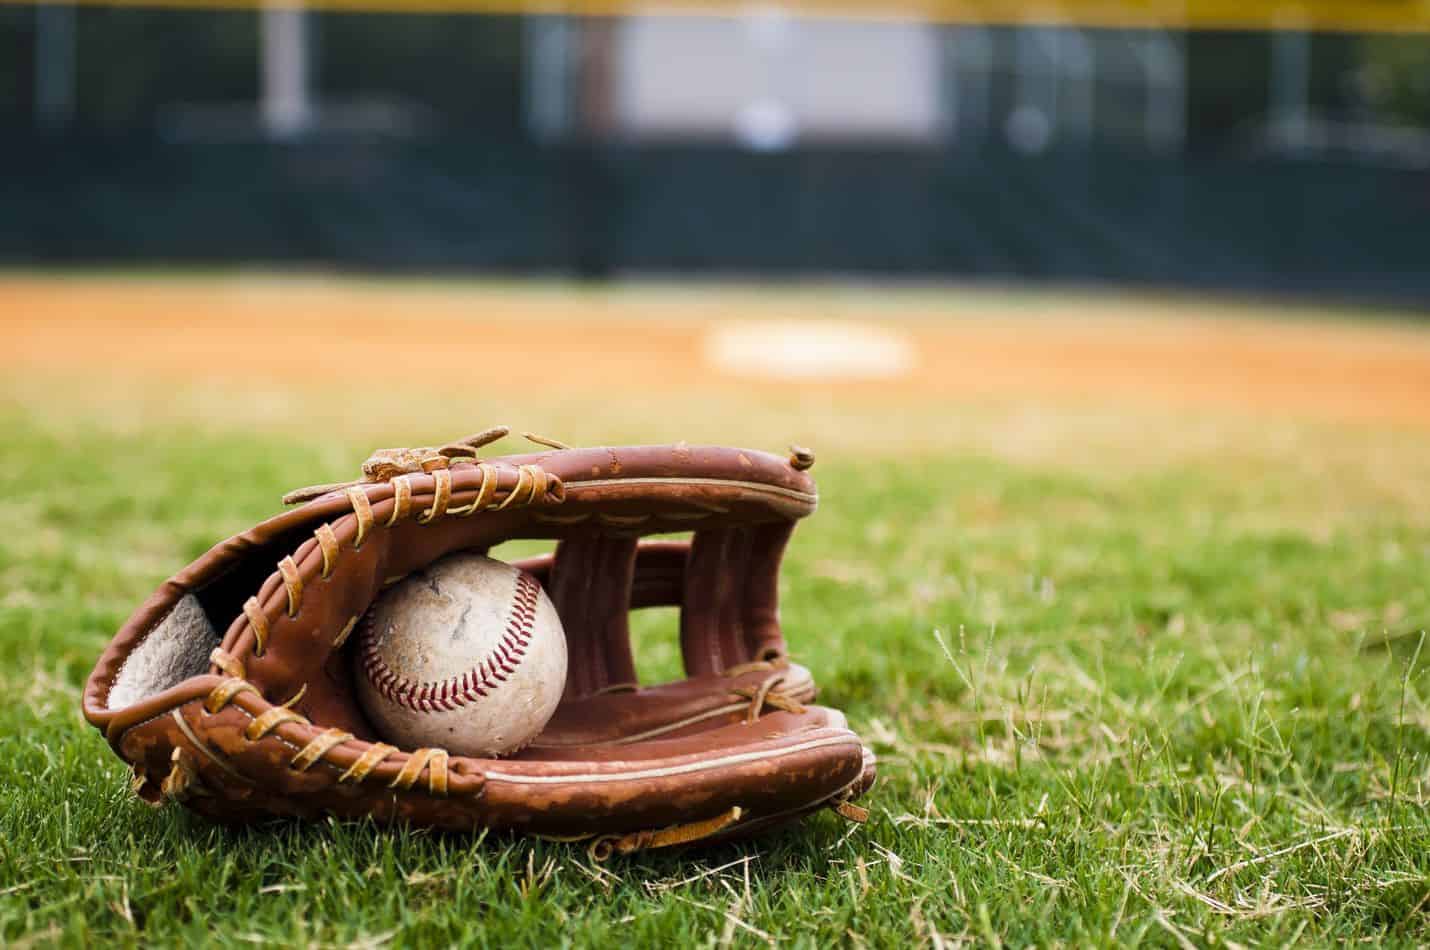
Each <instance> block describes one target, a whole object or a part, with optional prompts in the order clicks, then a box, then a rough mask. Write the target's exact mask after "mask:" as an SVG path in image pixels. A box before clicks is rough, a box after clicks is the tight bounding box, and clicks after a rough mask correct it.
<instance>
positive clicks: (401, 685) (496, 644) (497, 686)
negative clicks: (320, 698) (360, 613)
mask: <svg viewBox="0 0 1430 950" xmlns="http://www.w3.org/2000/svg"><path fill="white" fill-rule="evenodd" d="M356 662H357V667H358V675H357V676H356V680H357V690H358V698H359V700H360V701H361V703H362V705H363V709H364V710H366V712H367V714H368V716H369V718H370V719H371V720H372V722H373V724H374V725H375V726H376V727H377V728H378V731H379V732H381V733H382V735H383V737H384V738H386V739H388V740H389V741H392V742H395V743H397V744H399V745H401V746H402V747H404V748H409V749H410V748H413V747H420V746H435V747H439V748H443V749H446V750H448V751H449V752H452V753H455V754H457V755H471V756H479V757H487V756H499V755H506V754H509V753H512V752H515V751H517V750H519V749H521V748H522V747H523V746H525V745H526V744H527V743H529V742H530V741H531V740H532V739H534V738H536V736H537V734H538V733H539V732H541V730H542V729H543V728H544V727H545V726H546V723H547V721H548V720H549V719H550V718H551V714H552V713H554V712H555V711H556V704H557V703H558V702H560V700H561V693H562V690H564V689H565V686H566V635H565V633H564V632H563V631H562V629H561V620H560V618H558V617H557V615H556V608H555V607H554V606H553V605H552V603H551V600H550V598H548V597H547V596H546V591H544V590H542V589H541V585H540V584H539V583H537V581H536V579H535V578H533V577H532V576H531V575H530V574H527V573H526V572H524V571H519V570H517V569H516V568H514V567H512V566H511V565H510V564H504V563H502V562H501V561H496V560H493V559H491V558H489V557H485V556H483V555H480V554H471V553H459V554H451V555H448V556H447V557H444V558H442V559H441V560H438V561H435V562H433V563H432V564H431V565H429V566H428V567H427V568H426V569H425V570H421V571H418V572H416V573H414V574H411V575H409V576H407V577H405V578H403V579H402V581H400V582H399V583H398V584H396V585H395V586H394V587H392V588H390V589H389V590H388V591H386V592H385V593H384V594H383V595H382V596H381V597H379V598H378V599H377V602H376V603H374V604H373V606H372V607H371V608H370V609H369V610H368V612H367V614H366V615H364V617H363V620H362V624H361V628H360V630H359V639H358V645H357V659H356Z"/></svg>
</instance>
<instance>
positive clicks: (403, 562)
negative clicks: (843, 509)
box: [84, 428, 874, 858]
mask: <svg viewBox="0 0 1430 950" xmlns="http://www.w3.org/2000/svg"><path fill="white" fill-rule="evenodd" d="M505 434H506V429H504V428H498V429H493V430H489V431H487V432H485V433H482V434H480V435H477V436H473V437H471V438H469V439H466V440H463V441H461V442H457V443H452V444H448V445H445V446H442V447H440V448H434V449H393V450H385V451H381V452H378V453H376V454H374V455H373V456H372V457H371V458H370V459H369V460H368V461H367V463H366V464H365V465H364V466H363V478H362V479H361V480H359V481H357V482H353V483H349V484H345V485H322V486H315V487H314V488H311V489H303V490H300V491H298V492H295V493H293V494H292V495H290V496H289V497H288V498H287V499H285V501H287V502H290V503H301V507H298V508H295V509H293V510H290V511H288V512H286V513H284V514H281V515H279V516H277V517H274V518H271V519H269V520H267V521H264V522H263V523H262V524H259V525H258V526H256V527H254V528H252V529H251V530H249V531H246V532H244V533H242V534H240V535H237V536H235V537H232V538H229V539H228V540H227V541H223V542H221V543H219V544H218V545H216V546H215V547H213V548H212V549H211V550H210V551H209V552H208V553H207V554H205V555H203V556H202V557H200V558H199V559H198V560H197V561H195V562H194V563H193V564H191V565H189V566H188V567H187V568H185V569H184V570H182V571H180V572H179V573H178V574H176V575H175V576H174V577H173V578H171V579H170V580H168V581H167V582H165V583H164V584H163V586H161V587H160V588H159V590H158V591H157V592H156V593H155V594H154V595H153V596H151V597H150V598H149V600H148V602H147V603H145V604H144V606H143V607H141V608H140V609H139V611H138V612H137V613H135V614H134V616H132V617H131V618H130V619H129V621H128V622H127V623H126V624H125V625H124V627H123V628H122V629H121V630H120V631H119V633H118V634H117V635H116V636H115V638H114V640H113V642H112V643H110V645H109V648H108V649H107V650H105V652H104V655H103V656H102V657H101V658H100V660H99V663H98V665H97V666H96V667H95V669H94V672H93V673H92V674H90V677H89V680H88V682H87V683H86V685H85V690H84V714H85V717H86V718H87V719H88V720H89V721H90V722H91V723H92V724H93V725H94V726H96V727H97V728H99V729H100V730H101V731H102V732H103V733H104V735H105V737H106V738H107V739H108V741H109V743H110V745H111V746H112V747H113V748H114V750H115V752H117V753H118V754H119V756H120V757H121V758H123V759H124V760H125V761H126V762H128V763H129V764H130V765H131V766H132V767H133V770H134V788H135V790H136V792H137V793H138V794H139V795H140V796H141V797H142V798H144V799H145V800H147V801H150V802H153V803H156V804H157V803H161V802H164V801H167V800H177V801H182V802H183V803H184V804H186V805H187V806H189V807H190V808H192V809H193V810H194V811H196V812H199V813H201V814H203V815H206V816H209V817H211V818H213V819H217V820H221V821H225V822H235V821H248V820H253V819H258V818H262V817H265V816H274V815H296V816H302V817H312V816H317V815H329V814H330V815H338V816H342V817H349V818H358V817H364V816H371V817H372V818H374V819H376V820H377V821H380V822H391V821H404V822H408V823H411V824H413V825H430V826H435V827H441V828H448V829H472V828H493V829H508V830H514V831H519V832H525V833H532V834H538V835H543V836H551V837H561V838H567V839H571V840H577V839H589V840H590V848H591V852H592V854H594V855H595V856H597V857H598V858H599V857H605V856H607V855H610V854H612V853H623V852H629V851H635V850H639V849H642V848H658V847H664V846H667V845H674V844H683V843H686V842H690V841H696V840H702V839H705V840H714V839H723V838H731V837H736V836H744V835H747V834H749V833H752V832H755V831H757V830H761V829H764V828H768V827H770V826H773V825H775V824H778V823H781V822H785V821H788V820H790V819H792V818H796V817H798V816H801V815H804V814H807V813H809V812H812V811H815V810H817V809H820V808H825V807H828V808H833V809H834V810H835V811H837V812H838V813H839V814H841V815H843V816H844V817H846V818H849V819H851V820H855V821H860V820H863V818H864V817H865V812H864V810H863V809H862V808H860V807H859V806H857V805H855V804H853V800H854V799H855V798H857V797H858V796H859V795H861V794H862V793H863V792H864V791H866V790H867V789H868V788H869V787H870V785H871V784H872V782H873V779H874V757H873V754H872V753H871V752H870V751H869V750H868V749H867V748H865V747H864V745H863V743H862V742H861V741H860V739H859V737H858V736H857V735H855V734H854V733H853V732H851V731H850V730H849V729H848V728H847V725H846V723H845V719H844V716H843V715H842V714H841V713H840V712H839V711H837V710H834V709H829V708H825V707H821V706H816V705H812V704H811V700H812V699H813V698H814V694H815V686H814V681H813V679H812V678H811V676H810V674H809V671H807V670H805V669H804V668H802V667H799V666H796V665H795V664H793V663H791V662H790V660H789V656H788V654H787V652H786V649H785V640H784V636H783V634H782V632H781V630H780V625H779V614H778V608H777V588H778V572H779V565H780V559H781V556H782V554H783V552H784V548H785V544H786V542H787V541H788V540H789V537H790V533H791V531H792V530H793V528H794V523H795V522H796V521H797V520H798V519H800V518H803V517H804V516H806V515H808V514H810V513H811V512H812V511H814V508H815V504H816V501H817V495H816V492H815V487H814V482H813V480H812V479H811V478H810V477H809V475H808V474H807V473H806V469H808V468H809V467H810V465H811V464H813V457H812V456H811V455H810V454H809V453H808V452H805V451H804V450H799V449H795V450H794V451H793V454H792V455H791V456H790V457H789V458H788V459H785V458H779V457H776V456H773V455H768V454H765V453H761V452H754V451H748V450H741V449H733V448H720V447H711V446H691V445H685V444H683V443H682V444H679V445H673V446H634V447H628V448H590V449H579V448H568V447H566V446H563V445H561V444H560V443H555V442H551V441H550V440H544V439H539V438H537V437H534V436H533V437H530V438H532V440H533V441H534V442H537V443H539V444H540V445H541V446H542V447H543V449H544V450H543V451H540V452H537V453H533V454H527V455H513V456H505V457H499V458H480V457H479V456H478V452H479V450H480V449H481V447H482V446H483V445H485V444H487V443H488V442H491V441H493V440H495V439H497V438H500V437H502V436H503V435H505ZM673 532H683V533H689V535H690V536H689V539H688V540H683V541H672V540H643V539H644V538H646V537H647V536H651V535H663V534H669V533H673ZM515 538H528V539H529V538H538V539H551V540H554V541H555V542H556V543H555V548H554V551H553V552H552V553H551V554H548V555H545V556H541V557H536V558H532V559H529V560H526V561H522V562H520V563H519V564H518V565H517V566H518V567H520V568H522V569H523V570H525V571H527V572H528V573H529V574H530V575H531V576H532V577H534V578H535V579H536V580H537V581H538V582H539V583H540V584H542V585H543V586H544V588H545V589H546V591H547V593H548V594H549V596H550V598H551V600H552V602H553V603H554V605H555V606H556V609H557V611H558V613H559V615H560V617H561V621H562V624H563V626H564V628H565V633H566V638H567V650H568V655H569V663H568V667H569V669H568V674H567V680H566V685H565V691H564V694H563V697H562V700H561V703H560V706H559V707H558V709H557V711H556V714H555V716H554V717H553V718H552V719H551V721H550V722H549V723H548V724H547V726H546V728H545V729H544V730H543V731H542V733H541V734H540V735H539V736H538V737H537V738H536V740H535V741H534V742H532V743H531V744H530V745H529V746H527V747H526V748H525V749H523V750H521V751H520V752H519V753H517V754H515V755H513V756H511V757H509V758H503V759H479V758H467V757H461V756H457V755H449V754H448V753H447V752H446V751H445V750H443V749H438V748H419V749H401V748H396V747H395V746H393V745H390V744H388V743H386V742H384V741H383V740H382V736H380V735H379V734H378V733H377V732H376V731H375V730H374V728H373V727H372V725H371V723H370V722H369V721H368V720H367V718H366V717H365V716H364V714H363V712H362V710H361V708H360V707H359V705H358V703H357V701H356V698H355V690H354V680H355V672H354V656H353V650H354V647H355V645H356V644H355V642H352V641H355V640H356V639H357V638H351V640H350V636H349V635H350V634H351V633H352V631H353V628H354V626H355V625H357V623H358V621H359V619H360V618H361V617H362V616H363V614H364V613H365V612H366V611H367V609H368V607H369V606H370V605H371V604H372V602H373V601H374V599H375V598H376V597H377V595H378V594H379V592H380V591H381V590H382V589H383V588H384V586H386V585H389V584H392V583H394V582H396V581H397V580H400V579H401V578H402V577H404V576H405V575H407V574H409V573H411V572H413V571H416V570H420V569H422V568H423V567H424V566H426V565H427V564H429V563H431V562H432V561H434V560H436V559H437V558H439V557H442V556H444V555H446V554H448V553H451V552H453V551H458V550H463V551H475V552H482V553H484V552H486V551H487V550H488V549H490V548H491V547H493V546H494V545H497V544H500V543H501V542H504V541H507V540H510V539H515ZM275 568H276V569H275ZM661 605H673V606H678V607H679V608H680V644H681V650H682V653H683V655H684V663H685V671H686V677H685V679H682V680H679V681H676V682H673V683H666V684H663V685H658V686H642V685H640V684H639V682H638V681H637V678H636V669H635V664H634V662H633V660H632V655H631V643H630V637H629V629H628V619H629V612H630V610H632V609H636V608H642V607H652V606H661ZM220 631H222V632H220Z"/></svg>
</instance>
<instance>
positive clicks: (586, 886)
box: [0, 274, 1430, 947]
mask: <svg viewBox="0 0 1430 950" xmlns="http://www.w3.org/2000/svg"><path fill="white" fill-rule="evenodd" d="M0 332H3V338H4V344H3V345H0V438H3V442H4V451H3V459H4V465H3V467H0V499H3V505H0V579H3V583H0V690H3V696H4V697H5V702H4V703H3V706H0V750H3V754H0V942H3V943H4V944H6V945H8V946H12V947H24V946H49V945H63V946H79V945H96V944H106V945H107V944H117V945H141V944H142V945H147V944H153V943H165V944H170V943H180V944H207V943H211V942H213V943H221V944H227V945H249V944H256V945H279V946H289V945H295V944H305V945H315V946H319V945H320V946H386V945H391V946H403V947H406V946H441V945H450V944H457V943H471V944H477V945H485V944H490V943H496V942H500V943H502V944H512V945H529V946H540V947H546V946H561V945H578V946H584V945H611V944H622V945H631V946H635V945H652V944H673V945H687V944H695V945H717V946H727V945H739V946H758V945H772V946H773V945H781V946H808V947H816V946H819V947H823V946H836V945H848V946H871V947H882V946H932V947H945V946H952V945H955V944H961V943H976V944H990V945H1003V944H1010V945H1027V944H1040V945H1049V944H1072V945H1109V944H1119V945H1120V944H1148V945H1153V946H1181V947H1188V946H1209V945H1228V946H1235V945H1244V946H1252V945H1270V944H1283V943H1295V942H1302V943H1310V944H1327V943H1333V942H1334V943H1341V942H1356V941H1373V942H1377V943H1386V944H1405V945H1423V944H1425V943H1426V942H1427V940H1430V815H1427V811H1426V806H1427V803H1430V797H1428V796H1430V788H1427V779H1430V733H1427V729H1430V704H1428V703H1427V700H1430V680H1427V679H1426V676H1425V669H1426V666H1427V664H1430V655H1427V652H1426V651H1424V650H1423V649H1422V648H1423V646H1424V642H1423V641H1424V639H1425V631H1426V629H1427V627H1430V583H1427V581H1430V323H1426V322H1425V321H1424V319H1423V317H1420V316H1416V315H1412V314H1404V313H1396V312H1388V311H1386V312H1363V311H1352V310H1343V309H1336V308H1331V307H1325V308H1312V307H1309V306H1293V305H1289V304H1283V305H1271V304H1267V303H1264V302H1254V301H1237V300H1227V299H1213V300H1207V299H1199V298H1196V297H1193V296H1184V297H1168V296H1153V295H1130V294H1126V293H1123V294H1113V293H1110V292H1108V293H1098V292H1092V291H1088V292H1083V293H1071V292H1067V291H1052V290H1049V291H1031V290H1010V289H1000V288H961V289H960V288H946V287H902V288H890V287H883V286H872V285H870V286H864V285H817V286H802V287H758V286H744V285H733V284H732V285H709V286H689V285H680V286H677V285H661V284H649V285H646V284H636V285H615V286H612V287H606V288H590V287H583V286H580V285H562V284H554V283H531V284H526V283H480V282H464V281H455V280H454V281H430V280H429V281H415V280H413V281H408V280H370V279H350V278H335V277H316V276H289V277H273V276H253V275H246V274H207V275H205V274H197V275H190V276H181V277H176V276H171V275H162V274H152V275H145V274H122V275H121V274H92V275H83V276H77V275H72V274H66V275H27V274H9V275H0ZM841 341H844V342H845V343H848V342H850V341H853V345H849V346H844V345H841ZM498 423H507V424H510V425H512V426H513V427H514V428H515V429H516V430H517V431H521V430H524V429H525V430H531V431H534V432H537V433H541V434H543V435H546V436H550V437H554V438H558V439H561V440H562V441H565V442H568V443H571V444H575V445H600V444H621V443H627V442H667V441H678V440H681V439H684V440H688V441H690V442H718V443H727V444H738V445H749V446H751V447H754V448H761V449H767V450H770V451H777V452H778V451H783V450H784V448H785V446H786V445H788V444H789V443H791V442H797V443H800V444H803V445H809V446H811V447H813V448H814V449H815V450H816V452H817V453H818V461H817V464H816V465H815V467H814V469H813V473H812V474H814V475H815V476H816V478H817V479H818V482H819V486H820V509H819V511H818V512H817V513H816V514H815V515H814V516H813V517H811V518H810V519H808V520H807V521H806V522H805V523H804V524H802V525H801V527H800V528H799V529H798V530H797V531H796V533H795V536H794V540H793V542H792V544H791V547H790V550H789V553H788V556H787V565H786V569H785V572H784V575H783V578H782V585H783V586H782V618H783V623H784V627H785V631H786V634H787V636H788V638H789V640H790V645H791V648H792V650H793V652H794V655H795V657H796V659H797V660H798V661H799V662H801V663H802V664H804V665H806V666H808V667H809V668H810V669H811V670H813V671H814V675H815V677H816V679H817V681H818V682H819V684H820V687H821V696H822V698H823V699H824V700H826V701H828V702H830V703H831V704H834V705H838V706H841V707H842V708H844V709H846V710H847V712H848V715H849V719H850V722H851V725H852V726H853V728H855V729H856V730H858V731H859V732H860V733H861V734H863V735H864V736H865V737H867V738H868V739H869V740H871V741H872V744H873V746H874V748H875V751H876V752H877V754H878V756H879V770H880V779H879V783H878V785H877V786H876V787H875V789H874V790H873V792H872V793H871V794H870V795H869V796H868V797H867V798H866V799H865V800H864V804H866V805H868V806H869V808H870V811H871V814H870V819H869V821H868V823H867V824H864V825H853V824H849V823H846V822H844V821H842V820H840V819H839V818H837V817H836V816H834V815H833V814H828V813H826V814H821V815H819V816H816V817H814V818H811V819H810V820H807V821H805V822H803V823H800V824H798V825H796V826H791V827H789V828H787V829H785V830H783V831H780V832H778V833H776V834H774V835H773V836H771V837H767V838H763V839H759V840H756V841H753V842H749V843H744V844H726V845H719V846H715V847H710V848H705V849H690V850H684V851H680V850H677V851H669V852H654V853H647V854H638V855H635V856H631V857H617V858H613V859H612V860H609V861H606V862H596V861H594V860H593V859H592V858H591V857H589V856H588V854H587V852H586V850H585V848H584V847H583V846H582V845H579V844H574V845H573V844H560V843H553V842H545V841H534V840H527V839H517V838H510V837H506V836H502V835H485V836H483V835H476V836H472V835H456V834H437V833H430V832H403V831H400V830H391V829H382V828H378V827H375V826H371V825H367V824H350V823H347V824H345V823H339V822H336V821H334V822H327V823H319V824H300V823H289V822H281V821H279V822H274V823H270V824H266V825H262V826H255V827H248V828H242V829H226V828H220V827H217V826H214V825H212V824H209V823H207V822H205V821H203V820H201V819H199V818H197V817H195V816H193V815H191V814H189V813H188V812H186V811H185V810H183V809H182V808H179V807H177V806H169V807H165V808H162V809H153V808H150V807H149V806H147V805H145V804H143V803H142V802H140V801H139V800H137V799H136V798H135V797H134V796H133V795H132V794H131V792H130V788H129V774H128V772H127V770H126V769H125V768H124V766H123V765H122V763H120V761H119V760H118V759H117V758H116V757H115V756H114V755H113V754H112V753H111V752H110V750H109V749H108V747H107V746H106V744H105V743H104V741H103V739H102V738H101V737H100V736H99V735H98V734H97V733H96V732H95V731H94V730H93V729H92V728H90V727H89V726H88V725H87V724H86V723H85V722H84V721H83V719H82V717H81V715H80V711H79V692H80V688H81V685H82V683H83V681H84V678H85V676H86V675H87V674H88V672H89V670H90V668H91V667H92V665H93V663H94V661H95V659H96V657H97V656H98V654H99V652H100V650H101V649H102V648H103V646H104V644H105V643H106V642H107V641H108V639H109V638H110V637H111V636H112V635H113V633H114V631H115V630H116V629H117V628H118V627H119V626H120V624H121V623H123V621H124V620H125V618H126V617H127V616H128V615H129V614H130V612H131V611H132V610H133V609H134V608H135V607H136V606H137V605H138V604H140V603H141V602H142V601H143V600H144V598H145V597H147V596H148V594H149V593H150V592H151V591H152V590H153V589H154V588H155V587H156V586H157V585H158V584H159V583H160V582H161V581H162V580H163V579H164V578H166V577H167V576H169V575H170V574H171V573H173V572H174V571H176V570H177V569H179V568H180V567H182V566H183V565H185V564H187V563H188V562H189V561H191V560H192V559H193V558H195V557H196V556H198V555H199V554H201V553H202V552H203V551H205V550H206V549H207V548H208V547H209V546H210V545H211V544H213V543H214V542H215V541H217V540H219V539H221V538H224V537H227V536H229V535H231V534H234V533H236V532H238V531H240V530H243V529H244V528H247V527H248V526H250V525H251V524H253V523H254V522H256V521H258V520H260V519H262V518H264V517H267V516H269V515H271V514H273V513H275V512H277V511H278V510H279V509H280V504H279V499H280V497H281V496H282V495H283V493H284V492H285V491H287V490H289V489H291V488H294V487H296V486H299V485H306V484H310V483H314V482H324V481H337V480H342V479H346V478H350V477H353V475H354V474H355V473H356V469H357V466H358V465H359V463H360V462H361V461H362V459H363V458H364V457H365V456H366V455H367V454H368V452H369V451H370V450H371V449H373V448H377V447H382V446H399V445H415V444H429V445H430V444H436V443H440V442H442V441H444V440H447V439H451V438H455V437H457V436H460V435H464V434H466V433H468V432H472V431H476V430H478V429H482V428H484V427H486V426H489V425H494V424H498ZM504 447H506V448H508V449H509V450H510V451H518V450H519V448H520V441H519V440H517V439H515V438H513V439H511V440H509V441H508V442H506V443H501V444H499V445H498V446H497V447H496V448H497V449H498V450H501V449H502V448H504ZM637 635H638V644H637V647H638V654H639V655H638V658H637V659H638V666H639V668H640V670H641V673H642V676H643V678H644V679H646V680H647V681H650V682H655V681H660V680H663V679H668V678H671V677H674V676H676V675H678V673H679V659H678V649H677V643H676V636H675V619H674V617H673V616H672V615H670V614H669V613H668V612H665V611H656V612H653V613H651V614H649V615H643V616H642V620H641V624H640V625H639V627H638V629H637ZM498 935H500V941H498Z"/></svg>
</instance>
